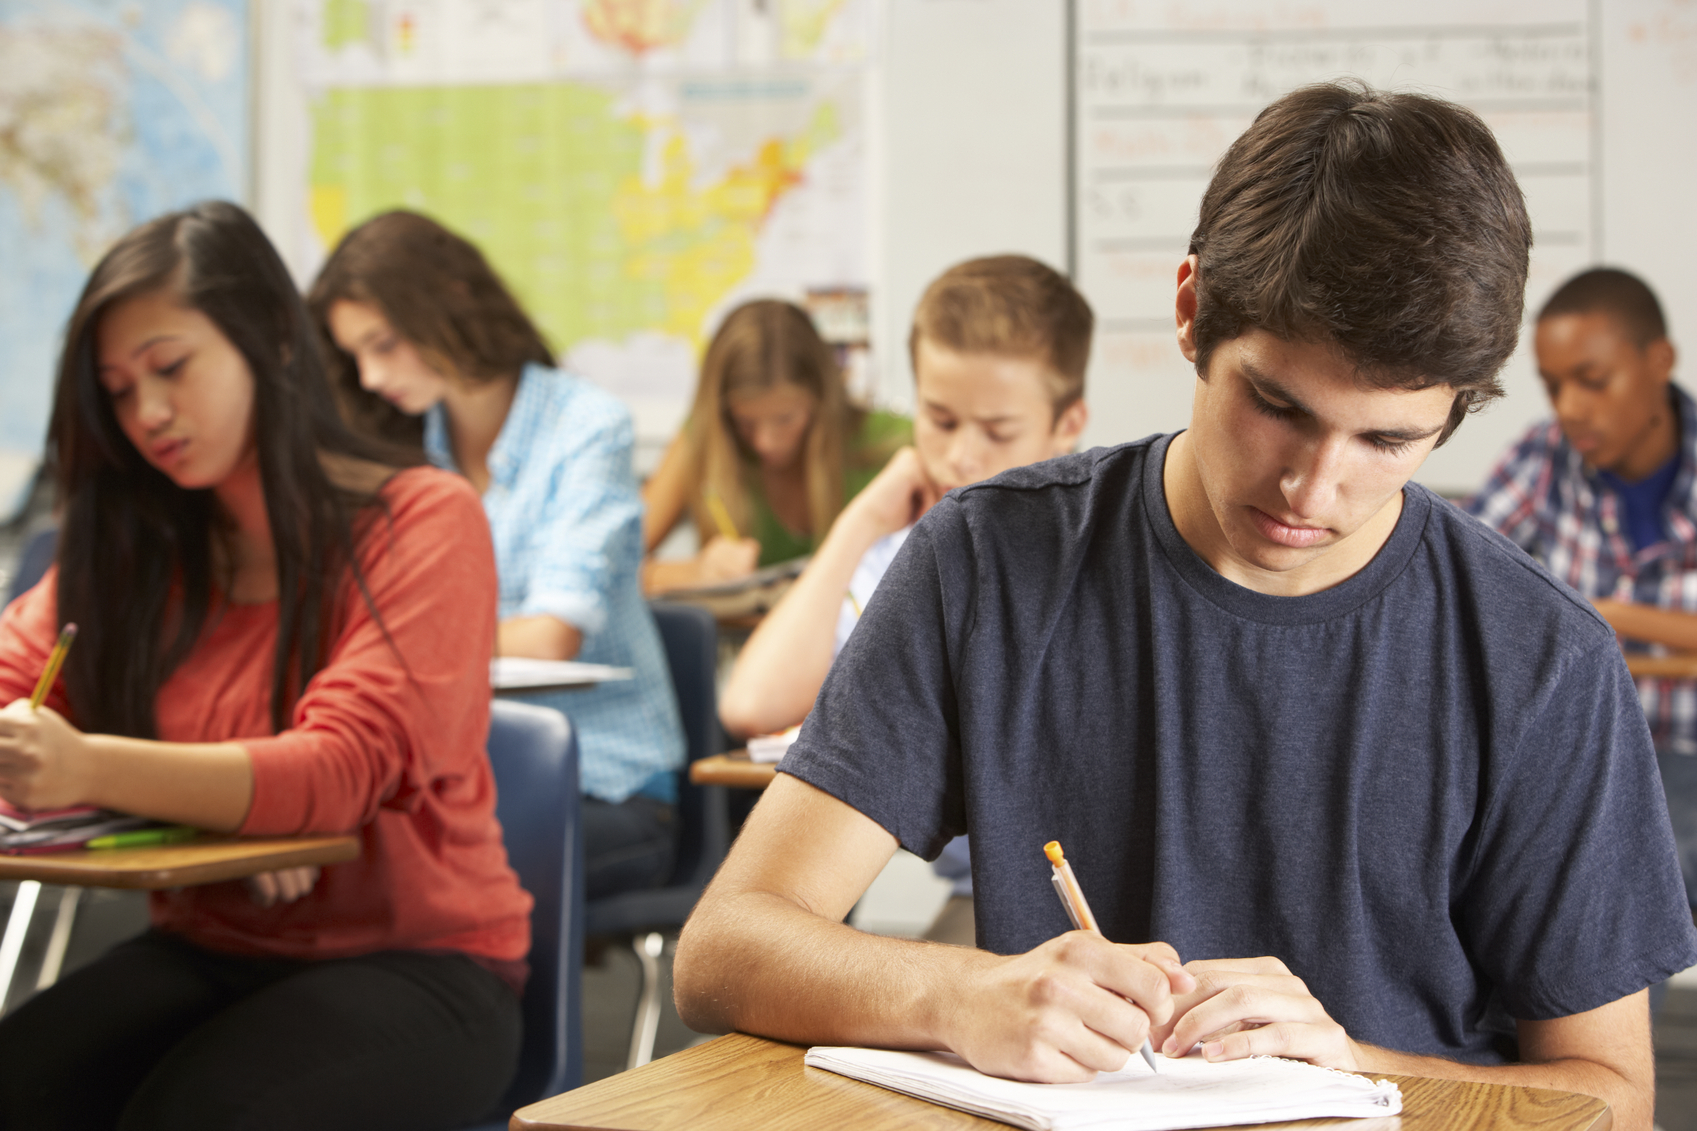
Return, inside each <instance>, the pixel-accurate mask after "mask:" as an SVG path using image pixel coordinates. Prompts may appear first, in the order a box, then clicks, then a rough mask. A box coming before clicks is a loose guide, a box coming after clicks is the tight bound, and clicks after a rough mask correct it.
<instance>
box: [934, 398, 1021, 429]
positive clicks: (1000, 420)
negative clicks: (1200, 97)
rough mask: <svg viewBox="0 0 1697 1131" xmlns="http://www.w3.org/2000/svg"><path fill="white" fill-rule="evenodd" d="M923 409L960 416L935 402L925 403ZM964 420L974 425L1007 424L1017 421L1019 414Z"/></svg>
mask: <svg viewBox="0 0 1697 1131" xmlns="http://www.w3.org/2000/svg"><path fill="white" fill-rule="evenodd" d="M925 407H926V408H927V409H929V410H930V411H932V412H942V413H947V414H948V415H950V416H960V415H962V414H961V413H958V412H956V411H955V410H954V409H952V408H950V407H948V406H947V405H942V404H938V403H937V402H936V401H926V402H925ZM966 419H968V420H970V421H972V422H973V423H974V424H1007V423H1010V422H1012V421H1017V420H1018V419H1019V414H1018V413H1017V412H1005V413H1003V414H1002V415H1001V416H968V417H967V418H966Z"/></svg>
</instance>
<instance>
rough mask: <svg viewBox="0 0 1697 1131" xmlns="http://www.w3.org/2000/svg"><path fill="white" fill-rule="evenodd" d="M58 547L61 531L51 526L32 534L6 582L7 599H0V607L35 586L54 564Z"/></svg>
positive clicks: (8, 603)
mask: <svg viewBox="0 0 1697 1131" xmlns="http://www.w3.org/2000/svg"><path fill="white" fill-rule="evenodd" d="M58 549H59V531H58V529H57V528H55V527H51V526H50V527H48V528H47V529H46V530H43V531H40V532H38V533H36V534H34V535H32V536H31V538H30V540H29V541H28V542H25V543H24V549H23V553H21V554H19V555H18V568H17V569H16V570H14V571H13V572H12V580H11V581H9V582H7V583H6V599H5V600H4V601H0V609H3V608H5V607H6V606H7V605H10V604H11V603H12V602H13V601H15V600H17V599H18V597H19V596H21V595H22V594H23V593H24V592H26V591H27V590H30V589H33V588H34V587H35V583H36V582H38V581H40V580H41V578H42V575H43V574H45V573H46V572H47V567H48V566H50V565H52V564H53V555H54V554H55V553H57V552H58Z"/></svg>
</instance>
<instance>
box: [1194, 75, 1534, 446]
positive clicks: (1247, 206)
mask: <svg viewBox="0 0 1697 1131" xmlns="http://www.w3.org/2000/svg"><path fill="white" fill-rule="evenodd" d="M1531 245H1532V226H1531V223H1530V221H1529V220H1528V219H1527V216H1526V205H1525V202H1524V200H1523V199H1522V197H1521V193H1520V187H1519V185H1517V184H1516V183H1515V180H1514V175H1513V174H1512V173H1511V172H1510V171H1509V167H1508V162H1507V161H1505V160H1504V159H1503V155H1502V151H1501V150H1500V149H1499V148H1498V147H1497V143H1496V139H1495V138H1493V137H1492V136H1491V131H1490V130H1489V129H1487V128H1486V127H1485V124H1484V123H1483V122H1481V121H1480V120H1479V119H1478V117H1477V116H1475V115H1474V114H1473V113H1472V112H1471V111H1469V110H1465V109H1463V108H1462V107H1460V106H1456V105H1453V104H1451V103H1448V102H1443V101H1441V100H1439V99H1436V98H1429V97H1426V96H1424V95H1418V94H1385V93H1380V92H1378V91H1375V90H1372V89H1371V88H1369V87H1367V86H1364V85H1348V86H1345V85H1336V84H1323V85H1319V86H1310V87H1304V88H1303V89H1301V90H1297V91H1294V92H1292V93H1291V94H1287V95H1286V96H1284V97H1283V98H1281V99H1279V100H1278V101H1277V102H1274V103H1273V104H1272V105H1271V106H1269V107H1267V108H1266V109H1265V110H1263V111H1262V112H1261V114H1260V116H1259V117H1257V118H1256V119H1255V123H1254V124H1253V125H1252V126H1250V127H1249V129H1248V130H1247V131H1246V132H1245V133H1244V134H1243V136H1242V137H1240V138H1238V139H1237V141H1235V142H1233V143H1232V146H1231V148H1230V149H1228V150H1227V151H1226V155H1225V156H1224V157H1223V158H1222V159H1221V160H1220V164H1219V167H1218V168H1217V169H1216V170H1215V173H1214V177H1213V180H1212V181H1211V182H1210V183H1209V185H1208V191H1207V193H1206V194H1205V195H1204V196H1203V198H1202V212H1201V220H1200V221H1199V222H1198V224H1197V225H1196V231H1195V234H1194V235H1192V236H1191V239H1190V251H1191V253H1192V254H1194V255H1196V256H1198V257H1200V267H1199V269H1198V273H1197V284H1196V291H1197V314H1196V321H1195V326H1194V335H1195V342H1196V348H1197V356H1196V368H1197V372H1198V373H1199V374H1201V375H1202V376H1204V377H1206V376H1207V370H1208V361H1209V359H1210V357H1211V356H1212V354H1213V351H1214V349H1215V348H1216V347H1217V346H1218V345H1219V344H1220V343H1221V342H1225V341H1228V340H1230V339H1232V338H1234V337H1236V336H1237V335H1239V334H1241V333H1243V332H1244V331H1245V330H1247V329H1249V328H1251V327H1259V328H1260V329H1263V330H1266V331H1267V332H1269V333H1272V334H1276V335H1278V336H1279V337H1281V338H1286V339H1292V340H1307V341H1315V342H1330V343H1334V344H1335V345H1336V346H1337V347H1338V348H1339V349H1341V350H1342V351H1343V352H1344V353H1345V354H1346V355H1347V356H1349V357H1350V358H1351V359H1352V360H1353V361H1354V363H1355V364H1356V366H1357V367H1358V370H1359V374H1360V378H1361V380H1362V381H1364V382H1365V383H1367V384H1369V385H1371V386H1374V387H1379V388H1400V389H1423V388H1430V387H1432V386H1434V385H1448V386H1450V387H1451V388H1453V389H1454V390H1455V393H1456V397H1455V403H1454V406H1453V407H1452V408H1451V410H1450V418H1449V422H1448V424H1447V425H1446V426H1445V428H1444V431H1443V434H1442V436H1441V437H1440V440H1439V442H1440V443H1442V442H1443V440H1444V439H1447V438H1448V437H1449V435H1450V434H1451V433H1452V432H1453V431H1454V430H1455V428H1456V426H1457V425H1459V424H1460V423H1461V421H1462V419H1463V417H1465V416H1466V414H1467V413H1468V412H1469V411H1472V410H1475V409H1478V408H1480V407H1482V406H1483V405H1485V404H1486V403H1488V402H1489V401H1491V400H1493V399H1495V398H1496V397H1499V396H1501V395H1502V393H1503V389H1502V386H1501V385H1500V384H1499V383H1498V381H1497V372H1498V371H1499V370H1500V369H1501V368H1502V366H1503V363H1504V362H1506V361H1507V360H1508V357H1509V355H1510V354H1511V353H1513V352H1514V347H1515V342H1516V341H1517V339H1518V337H1519V333H1520V319H1521V312H1522V309H1523V307H1524V304H1525V291H1526V266H1527V256H1528V251H1529V249H1530V248H1531Z"/></svg>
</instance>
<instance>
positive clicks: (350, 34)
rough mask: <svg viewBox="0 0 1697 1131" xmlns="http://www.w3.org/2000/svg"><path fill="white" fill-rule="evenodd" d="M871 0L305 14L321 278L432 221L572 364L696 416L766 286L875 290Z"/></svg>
mask: <svg viewBox="0 0 1697 1131" xmlns="http://www.w3.org/2000/svg"><path fill="white" fill-rule="evenodd" d="M870 9H871V4H870V0H772V2H768V3H764V4H751V3H749V2H748V0H502V2H501V3H494V2H490V0H386V2H378V0H303V2H302V5H301V8H300V11H299V28H300V51H301V73H302V78H303V80H304V86H305V88H306V90H307V96H308V108H307V116H308V120H309V130H310V136H311V141H310V148H309V157H308V162H309V170H308V177H309V182H310V185H309V190H308V197H307V201H306V207H307V210H308V212H309V213H310V216H309V220H308V223H307V225H306V228H307V231H308V233H309V235H308V239H309V241H310V243H311V246H310V247H308V248H306V249H302V251H301V253H300V254H299V255H298V256H297V258H298V260H299V261H300V262H302V263H304V264H306V265H307V266H308V267H309V268H315V267H316V265H317V263H318V262H321V261H322V258H323V257H324V255H326V254H327V253H328V251H329V250H330V249H331V248H333V247H334V245H335V243H336V241H337V240H339V239H340V238H341V236H342V235H343V234H344V233H345V232H346V231H347V230H348V229H349V228H350V227H352V226H353V225H355V224H358V223H359V222H360V221H362V220H364V219H366V218H368V217H370V216H372V215H374V214H376V213H378V212H381V211H384V210H386V209H389V208H396V207H405V208H412V209H416V210H418V211H422V212H425V213H427V214H429V215H431V216H433V217H435V218H436V219H438V220H440V221H441V222H443V223H444V224H446V225H448V226H449V227H451V228H453V229H454V230H456V231H458V232H460V233H461V234H463V235H465V236H467V237H469V238H471V239H472V240H474V241H475V242H476V243H477V244H478V245H479V246H480V247H481V248H482V250H483V251H484V253H485V254H486V255H488V256H489V258H490V260H491V261H492V263H493V264H494V265H495V267H496V268H497V270H498V271H500V273H501V275H502V276H503V278H504V279H505V280H506V281H507V282H508V284H509V285H510V286H511V287H512V288H513V289H514V291H515V292H516V293H517V294H518V296H519V298H520V300H521V302H523V303H524V305H525V307H526V309H528V310H529V311H530V312H531V314H532V315H533V316H534V317H535V318H536V320H537V321H538V323H539V324H540V326H541V328H542V330H543V332H544V333H545V334H546V335H547V337H548V339H549V341H550V343H551V344H552V345H553V347H554V349H555V350H556V352H558V353H559V354H561V355H562V356H564V357H565V358H567V361H568V364H569V365H570V366H571V367H572V368H573V369H575V370H577V371H579V372H581V373H583V374H584V375H585V376H588V377H590V378H591V379H593V380H596V381H598V382H599V383H601V384H603V385H605V386H606V387H608V388H610V389H612V390H613V391H615V392H616V393H618V394H619V395H621V396H622V397H624V398H625V400H626V401H627V403H630V404H631V405H632V408H633V409H634V410H635V412H636V416H637V425H638V430H639V433H641V432H647V433H648V434H651V435H652V434H664V433H666V432H669V431H670V430H671V429H672V428H674V427H675V426H676V424H677V423H678V420H679V418H680V417H681V414H682V413H683V412H684V411H685V408H686V402H687V398H688V395H689V393H690V391H691V390H692V389H693V386H694V378H695V367H696V364H697V361H698V358H699V355H700V351H701V349H702V348H703V345H704V339H705V336H706V334H708V333H709V332H710V331H711V328H712V327H713V326H714V325H715V324H716V323H717V320H718V318H719V317H721V316H722V314H723V313H724V312H725V310H727V309H728V308H729V307H730V306H732V305H734V304H735V303H736V302H739V301H741V300H743V299H744V298H748V297H753V296H755V295H770V294H777V295H781V296H784V297H790V298H797V299H799V298H801V297H802V296H803V295H804V293H805V292H807V291H808V290H810V289H814V288H842V287H850V288H852V287H856V286H861V287H863V286H864V285H865V277H866V266H865V258H864V253H863V247H864V242H865V241H864V228H865V223H866V220H865V215H866V214H865V185H864V180H865V178H864V173H863V166H864V130H863V118H864V112H863V97H864V95H863V90H864V85H863V78H864V76H863V71H864V63H865V61H866V58H867V55H868V52H869V41H870V19H871V17H870Z"/></svg>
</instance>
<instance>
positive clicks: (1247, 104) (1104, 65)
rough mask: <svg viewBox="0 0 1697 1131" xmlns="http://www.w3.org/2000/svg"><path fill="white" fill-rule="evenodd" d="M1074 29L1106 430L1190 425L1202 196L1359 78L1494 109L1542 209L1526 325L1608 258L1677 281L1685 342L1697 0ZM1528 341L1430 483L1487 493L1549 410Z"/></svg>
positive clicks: (1350, 6) (1252, 4)
mask: <svg viewBox="0 0 1697 1131" xmlns="http://www.w3.org/2000/svg"><path fill="white" fill-rule="evenodd" d="M1605 9H1606V10H1605ZM1070 39H1071V45H1072V56H1071V76H1070V86H1071V90H1070V96H1071V99H1072V102H1071V114H1070V115H1069V119H1070V123H1071V128H1070V145H1071V160H1070V163H1069V173H1070V186H1069V194H1068V195H1069V199H1070V204H1071V209H1070V233H1069V246H1070V253H1071V266H1072V268H1073V272H1074V277H1075V279H1076V280H1077V282H1078V284H1079V286H1080V288H1081V289H1082V290H1083V291H1084V293H1085V295H1086V296H1087V297H1088V298H1089V299H1090V301H1091V303H1092V305H1093V306H1094V307H1095V309H1096V313H1097V317H1098V328H1099V332H1098V335H1097V339H1096V345H1095V351H1094V354H1093V357H1092V365H1091V371H1090V374H1089V396H1090V401H1091V404H1092V409H1093V411H1094V414H1095V420H1096V422H1097V424H1096V427H1095V428H1093V429H1092V434H1091V435H1090V436H1088V437H1087V439H1089V440H1091V441H1093V442H1108V441H1110V439H1112V440H1117V439H1123V438H1125V437H1126V436H1128V435H1140V434H1143V433H1147V432H1153V431H1168V430H1172V429H1175V428H1181V427H1184V425H1185V424H1186V422H1187V421H1188V419H1189V415H1190V400H1191V396H1192V392H1193V390H1194V383H1195V375H1194V371H1193V370H1192V369H1191V367H1190V366H1189V365H1188V363H1186V362H1185V361H1184V359H1183V357H1182V356H1181V355H1180V354H1179V352H1178V347H1177V345H1176V343H1175V341H1174V334H1173V313H1172V301H1173V287H1174V279H1175V275H1176V271H1177V267H1178V264H1179V263H1180V261H1181V260H1182V259H1183V258H1184V255H1185V251H1186V249H1187V247H1188V243H1189V236H1190V232H1191V230H1192V228H1194V226H1195V224H1196V217H1197V210H1198V206H1199V204H1200V201H1201V198H1202V192H1203V190H1204V188H1205V187H1206V185H1207V182H1208V178H1209V175H1210V173H1211V171H1212V168H1213V165H1214V164H1215V162H1216V161H1217V160H1218V158H1219V156H1220V155H1221V154H1222V153H1223V152H1224V150H1225V148H1226V147H1227V146H1228V145H1229V144H1230V143H1231V141H1232V140H1233V139H1234V138H1236V137H1237V136H1238V134H1240V133H1241V132H1242V131H1243V130H1244V129H1245V128H1247V127H1248V125H1249V124H1250V122H1251V121H1252V120H1253V119H1254V116H1255V115H1256V114H1257V113H1258V112H1259V111H1260V110H1261V108H1262V107H1264V106H1265V105H1267V103H1268V102H1270V101H1272V100H1273V99H1275V98H1277V97H1279V96H1280V95H1282V94H1283V93H1285V92H1287V91H1289V90H1292V89H1294V88H1296V87H1298V86H1302V85H1305V84H1307V83H1311V82H1318V81H1323V80H1328V79H1337V78H1342V77H1356V78H1360V79H1364V80H1366V81H1367V82H1369V83H1371V84H1372V85H1374V86H1376V87H1380V88H1384V89H1395V90H1415V91H1420V92H1423V93H1428V94H1433V95H1437V96H1439V97H1443V98H1447V99H1450V100H1452V101H1455V102H1459V103H1461V104H1463V105H1466V106H1469V107H1471V108H1472V109H1473V110H1475V111H1476V112H1478V113H1479V114H1480V115H1481V117H1483V118H1484V119H1485V121H1486V123H1487V124H1488V125H1490V127H1491V128H1492V130H1493V131H1494V132H1495V133H1496V135H1497V138H1498V141H1499V142H1500V143H1501V145H1502V147H1503V151H1504V153H1505V155H1506V156H1507V157H1508V159H1509V162H1510V164H1511V165H1512V166H1513V168H1514V171H1515V175H1516V177H1517V178H1518V179H1519V181H1520V184H1521V188H1522V190H1523V191H1524V192H1525V194H1526V201H1527V207H1528V210H1529V212H1530V213H1531V217H1532V225H1533V232H1534V241H1535V244H1534V249H1533V253H1532V263H1531V274H1530V278H1529V281H1528V286H1527V311H1528V318H1530V317H1531V316H1532V315H1533V314H1535V313H1536V311H1537V309H1538V308H1539V306H1540V305H1542V303H1543V302H1544V300H1545V299H1546V298H1547V297H1548V296H1549V294H1550V292H1551V291H1552V290H1553V289H1554V288H1555V287H1557V286H1559V285H1560V284H1561V282H1562V281H1563V280H1565V279H1566V278H1568V277H1569V276H1570V275H1572V274H1574V273H1575V272H1577V271H1579V270H1582V269H1583V268H1585V267H1587V266H1589V265H1592V264H1595V263H1599V262H1607V263H1612V264H1616V265H1619V266H1624V267H1627V268H1629V269H1631V270H1634V271H1637V272H1638V273H1640V274H1642V275H1643V276H1644V277H1645V278H1646V279H1647V280H1648V281H1649V282H1650V283H1651V285H1652V286H1653V287H1655V288H1656V289H1657V290H1658V291H1659V292H1660V293H1661V296H1662V299H1663V302H1664V305H1665V306H1666V307H1667V309H1668V314H1669V321H1670V324H1671V327H1672V331H1673V334H1674V336H1675V338H1676V340H1677V338H1678V334H1679V330H1680V327H1681V326H1682V325H1683V324H1684V322H1685V319H1683V318H1682V315H1683V314H1684V312H1685V311H1687V310H1690V309H1691V304H1692V302H1693V301H1694V300H1697V271H1694V269H1693V267H1692V265H1691V263H1690V258H1691V257H1690V252H1691V250H1692V249H1693V248H1694V247H1697V242H1694V241H1693V236H1694V235H1697V223H1694V222H1693V219H1692V216H1691V212H1692V210H1691V208H1690V206H1689V204H1688V203H1687V201H1686V194H1687V190H1688V186H1690V184H1691V173H1692V172H1693V171H1694V166H1697V131H1694V130H1692V129H1691V128H1690V123H1691V121H1692V120H1693V112H1694V111H1697V12H1694V11H1693V6H1692V5H1691V4H1689V3H1682V2H1680V0H1622V2H1621V3H1618V4H1616V3H1611V4H1609V5H1607V6H1605V5H1603V4H1601V3H1599V2H1597V0H1589V2H1588V0H1428V2H1427V3H1424V4H1421V5H1419V6H1418V7H1412V6H1409V5H1406V4H1390V3H1362V2H1359V0H1355V2H1346V0H1303V2H1300V3H1276V2H1267V0H1215V2H1199V0H1187V2H1184V3H1170V2H1169V3H1140V2H1137V0H1076V2H1075V6H1074V8H1073V20H1072V28H1071V33H1070ZM1527 339H1528V335H1526V334H1524V333H1523V335H1522V346H1521V349H1520V350H1519V351H1518V352H1517V353H1516V354H1515V356H1514V357H1512V358H1511V359H1510V360H1509V362H1508V365H1507V367H1506V369H1505V371H1504V375H1503V376H1504V384H1505V386H1506V387H1507V388H1508V390H1509V394H1508V396H1507V397H1506V398H1504V400H1502V401H1500V402H1498V403H1497V404H1495V405H1493V406H1492V407H1491V408H1490V409H1488V410H1486V411H1485V412H1484V413H1482V414H1480V415H1478V416H1475V417H1474V418H1472V419H1470V420H1469V421H1468V422H1467V423H1466V424H1464V425H1463V427H1462V428H1461V429H1460V431H1458V432H1457V434H1456V435H1455V437H1454V438H1453V439H1452V440H1451V441H1450V443H1449V444H1448V445H1446V446H1445V447H1444V448H1442V449H1439V450H1438V451H1437V452H1435V453H1434V454H1433V456H1432V458H1431V459H1429V460H1428V461H1427V463H1426V465H1425V467H1424V468H1422V470H1421V473H1420V475H1419V476H1418V478H1420V479H1421V480H1422V481H1423V482H1425V483H1427V484H1428V485H1430V486H1432V487H1434V488H1436V489H1438V490H1441V491H1445V492H1449V493H1465V492H1468V491H1471V490H1473V489H1474V488H1476V487H1477V486H1478V485H1479V484H1480V483H1481V482H1482V481H1483V479H1484V478H1485V476H1486V475H1487V474H1488V472H1489V469H1490V467H1491V466H1492V464H1494V462H1495V461H1496V459H1497V458H1498V457H1499V456H1500V454H1501V452H1502V450H1503V449H1504V448H1505V447H1507V446H1508V445H1509V444H1510V443H1511V442H1512V441H1513V440H1514V439H1515V438H1517V437H1518V436H1519V435H1520V433H1521V432H1522V431H1524V430H1525V428H1526V427H1527V426H1529V425H1530V424H1531V423H1532V422H1534V421H1536V420H1538V419H1541V418H1543V417H1544V416H1546V415H1547V407H1546V403H1545V399H1544V395H1543V391H1542V388H1541V386H1540V385H1539V384H1538V382H1537V379H1536V376H1535V373H1534V371H1533V366H1532V361H1531V358H1530V356H1529V354H1530V349H1529V346H1528V345H1527ZM1110 431H1111V435H1110V434H1104V433H1108V432H1110Z"/></svg>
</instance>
